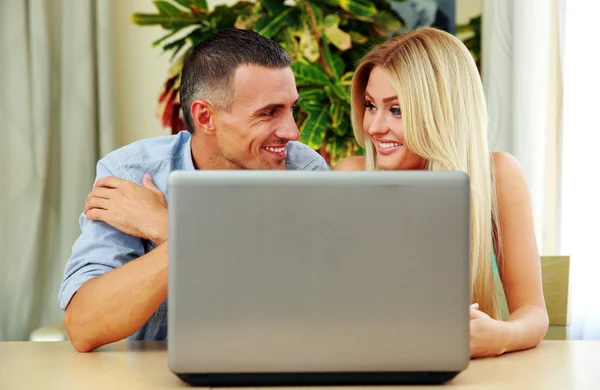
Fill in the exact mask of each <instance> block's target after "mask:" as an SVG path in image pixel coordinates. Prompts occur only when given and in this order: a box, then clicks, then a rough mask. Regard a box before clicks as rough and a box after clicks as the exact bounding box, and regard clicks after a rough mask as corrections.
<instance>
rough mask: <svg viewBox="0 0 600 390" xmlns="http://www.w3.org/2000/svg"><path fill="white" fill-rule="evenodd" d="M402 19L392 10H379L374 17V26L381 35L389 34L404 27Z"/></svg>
mask: <svg viewBox="0 0 600 390" xmlns="http://www.w3.org/2000/svg"><path fill="white" fill-rule="evenodd" d="M402 24H403V23H402V20H401V19H400V18H399V17H398V15H397V14H395V13H393V12H390V11H383V12H378V13H377V15H375V18H374V26H373V27H374V28H375V29H376V30H378V31H379V33H380V34H381V35H388V34H389V33H390V32H396V31H398V30H400V29H401V28H402Z"/></svg>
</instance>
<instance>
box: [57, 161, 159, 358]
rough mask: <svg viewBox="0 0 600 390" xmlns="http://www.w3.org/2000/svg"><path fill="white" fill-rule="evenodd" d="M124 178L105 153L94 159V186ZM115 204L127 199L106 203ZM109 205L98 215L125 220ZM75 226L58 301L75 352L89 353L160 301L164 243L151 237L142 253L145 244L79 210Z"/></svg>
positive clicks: (127, 331)
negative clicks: (77, 229) (77, 232)
mask: <svg viewBox="0 0 600 390" xmlns="http://www.w3.org/2000/svg"><path fill="white" fill-rule="evenodd" d="M130 176H131V173H129V175H126V173H125V172H123V171H122V170H121V166H120V164H119V163H118V162H117V161H116V160H114V159H112V157H111V156H110V155H109V156H107V157H106V158H105V159H103V160H101V161H100V162H99V163H98V166H97V177H96V184H97V185H98V183H102V182H103V181H106V180H109V181H111V182H112V180H115V179H111V177H130ZM124 188H125V189H128V188H134V189H135V186H124ZM106 191H109V190H106ZM111 191H112V190H111ZM101 196H104V195H102V194H101ZM145 198H147V197H145ZM140 203H142V202H140ZM121 204H127V202H122V201H121V200H120V199H119V201H118V202H114V203H111V206H114V205H121ZM109 209H110V212H107V213H106V214H102V213H100V214H101V215H104V216H106V215H109V216H113V215H118V216H119V217H120V218H125V219H127V215H126V213H119V212H115V211H114V210H113V207H109ZM88 213H89V212H88ZM129 220H132V221H133V219H129ZM134 222H135V221H134ZM165 225H166V221H165ZM80 226H81V235H80V236H79V238H78V239H77V241H76V242H75V244H74V245H73V252H72V254H71V256H70V258H69V260H68V262H67V264H66V267H65V273H64V279H63V281H62V284H61V287H60V292H59V301H60V304H61V308H62V309H63V310H65V312H66V313H65V314H66V315H65V319H64V322H65V327H66V330H67V333H68V335H69V338H70V340H71V342H72V344H73V346H74V347H75V348H76V349H77V350H78V351H91V350H93V349H95V348H97V347H99V346H101V345H104V344H106V343H110V342H113V341H118V340H121V339H123V338H126V337H128V336H130V335H132V334H133V333H134V332H136V331H137V330H138V329H140V328H141V327H142V326H143V325H144V322H145V321H147V320H148V319H149V318H150V317H151V316H152V314H153V313H154V312H155V311H156V310H157V309H158V307H159V306H160V304H161V303H162V302H163V301H164V300H165V298H166V296H167V244H166V242H165V241H166V236H165V237H158V236H157V237H156V239H157V240H156V241H155V242H156V243H158V244H159V245H158V247H156V248H155V249H154V250H152V251H151V252H150V253H147V254H146V252H147V248H146V247H147V245H146V244H145V240H144V239H142V238H140V237H139V236H136V235H134V234H127V233H126V232H123V231H122V230H121V229H118V228H115V227H113V226H111V225H109V224H107V223H105V222H103V221H100V220H93V218H89V215H88V216H86V215H85V214H82V215H81V216H80ZM140 226H141V225H140ZM160 231H162V229H158V230H157V232H160ZM163 242H164V243H163ZM160 243H163V244H160Z"/></svg>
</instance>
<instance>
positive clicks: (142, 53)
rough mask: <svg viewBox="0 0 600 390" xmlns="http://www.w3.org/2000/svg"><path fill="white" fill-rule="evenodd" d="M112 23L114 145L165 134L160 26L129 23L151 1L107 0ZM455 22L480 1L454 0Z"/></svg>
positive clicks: (218, 0) (228, 0)
mask: <svg viewBox="0 0 600 390" xmlns="http://www.w3.org/2000/svg"><path fill="white" fill-rule="evenodd" d="M110 1H111V2H112V3H111V8H112V15H111V17H112V19H113V22H114V25H115V34H114V41H115V42H114V45H115V46H114V47H115V53H114V61H115V67H114V69H115V72H116V74H115V92H116V97H115V114H116V118H115V122H116V128H117V133H118V134H117V144H118V146H122V145H126V144H128V143H131V142H134V141H137V140H139V139H142V138H148V137H156V136H161V135H168V134H169V130H168V129H162V128H161V126H160V122H159V120H158V118H157V116H156V106H157V99H158V93H159V91H160V87H161V85H162V83H163V82H164V80H165V76H166V74H167V70H168V69H169V53H165V54H163V53H162V51H161V49H160V48H152V47H151V45H152V42H154V41H155V40H156V39H158V38H160V37H161V36H162V35H163V34H164V30H163V29H162V28H161V27H146V26H144V27H142V26H137V25H134V24H133V23H131V22H130V20H129V19H130V16H131V14H133V13H134V12H150V13H151V12H154V11H155V8H154V5H153V4H152V1H151V0H110ZM236 2H237V0H212V1H209V6H211V7H214V6H215V5H216V4H234V3H236ZM456 3H457V7H456V18H457V22H458V23H466V22H468V20H469V18H471V17H473V16H475V15H477V14H479V13H481V0H456Z"/></svg>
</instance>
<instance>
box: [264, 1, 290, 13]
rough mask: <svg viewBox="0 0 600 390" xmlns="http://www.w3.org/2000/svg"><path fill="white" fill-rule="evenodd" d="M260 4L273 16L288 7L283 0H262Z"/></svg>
mask: <svg viewBox="0 0 600 390" xmlns="http://www.w3.org/2000/svg"><path fill="white" fill-rule="evenodd" d="M260 4H261V5H262V6H263V8H264V9H266V10H267V12H268V13H269V15H271V16H276V15H279V14H280V13H282V12H283V11H285V9H286V8H287V7H286V6H285V5H284V4H283V0H261V1H260Z"/></svg>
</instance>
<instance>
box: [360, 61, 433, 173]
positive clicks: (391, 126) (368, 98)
mask: <svg viewBox="0 0 600 390" xmlns="http://www.w3.org/2000/svg"><path fill="white" fill-rule="evenodd" d="M364 98H365V100H364V104H365V115H364V117H363V128H364V129H365V131H366V132H367V134H368V136H369V137H371V140H372V142H373V145H374V146H375V149H376V151H377V165H378V167H379V169H383V170H404V169H421V168H422V167H423V163H424V160H423V159H422V158H421V157H419V156H417V155H416V154H415V153H413V152H412V151H411V150H409V149H408V148H407V147H406V146H405V145H404V126H403V123H402V110H401V107H400V102H399V101H398V97H397V96H396V91H395V90H394V88H393V87H392V84H390V82H389V80H388V78H387V76H386V74H385V72H384V71H383V69H381V68H380V67H375V68H373V70H372V71H371V74H370V75H369V81H368V83H367V88H366V90H365V96H364Z"/></svg>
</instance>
